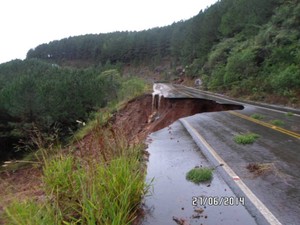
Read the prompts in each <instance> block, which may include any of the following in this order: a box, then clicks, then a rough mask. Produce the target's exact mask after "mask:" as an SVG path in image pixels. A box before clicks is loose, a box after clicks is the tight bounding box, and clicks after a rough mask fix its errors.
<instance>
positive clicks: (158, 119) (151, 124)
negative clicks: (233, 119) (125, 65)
mask: <svg viewBox="0 0 300 225" xmlns="http://www.w3.org/2000/svg"><path fill="white" fill-rule="evenodd" d="M236 109H243V106H238V105H231V104H218V103H216V102H214V101H211V100H206V99H191V98H170V99H168V98H163V97H162V98H161V102H160V106H159V107H158V96H156V98H155V102H154V110H152V95H150V94H148V95H143V96H140V97H138V98H135V99H133V100H131V101H130V102H128V104H127V105H126V106H125V107H124V108H123V109H122V110H120V111H119V112H117V113H116V114H115V115H114V117H113V120H112V122H113V124H114V126H115V127H118V128H121V129H122V130H123V131H124V133H125V134H126V136H127V137H128V138H129V140H131V141H138V140H145V138H146V137H147V135H148V134H150V133H151V132H155V131H157V130H160V129H162V128H164V127H167V126H168V125H170V124H172V123H173V122H175V121H176V120H178V119H179V118H182V117H187V116H191V115H195V114H197V113H203V112H217V111H226V110H236Z"/></svg>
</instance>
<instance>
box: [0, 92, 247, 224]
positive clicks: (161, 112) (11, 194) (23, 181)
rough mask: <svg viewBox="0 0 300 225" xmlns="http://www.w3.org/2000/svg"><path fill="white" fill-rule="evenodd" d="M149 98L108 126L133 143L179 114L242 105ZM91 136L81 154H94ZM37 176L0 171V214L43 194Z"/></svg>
mask: <svg viewBox="0 0 300 225" xmlns="http://www.w3.org/2000/svg"><path fill="white" fill-rule="evenodd" d="M152 101H153V97H152V95H151V94H146V95H142V96H139V97H137V98H135V99H133V100H131V101H129V102H128V103H127V104H126V105H125V107H123V108H122V109H121V110H119V111H118V112H116V113H115V114H114V116H113V118H112V119H111V120H110V121H109V124H110V125H111V127H112V129H115V130H121V131H122V133H123V134H124V135H125V136H126V138H127V140H129V141H130V143H137V142H140V141H144V140H145V139H146V137H147V135H148V134H150V133H151V132H154V131H157V130H160V129H162V128H164V127H166V126H168V125H170V124H171V123H173V122H174V121H176V120H178V119H179V118H182V117H187V116H191V115H194V114H197V113H203V112H216V111H224V110H237V109H243V106H238V105H228V104H223V105H222V104H218V103H216V102H214V101H211V100H205V99H187V98H173V99H167V98H161V99H160V101H159V97H158V96H156V97H155V98H154V102H152ZM99 129H101V128H99ZM92 136H93V134H90V135H88V136H86V137H85V138H84V139H83V140H82V141H80V146H81V147H82V149H83V148H84V151H85V154H89V151H90V154H94V153H95V151H97V148H93V147H91V146H97V145H93V144H92V143H91V142H92V141H96V142H97V140H95V139H93V138H91V137H92ZM77 145H78V144H77ZM77 148H78V146H77ZM41 177H42V169H41V167H39V168H33V167H30V168H28V167H27V168H23V169H20V170H18V171H9V172H2V173H0V181H1V182H0V214H1V211H2V210H3V208H4V207H5V205H6V204H8V203H9V202H10V201H11V200H12V199H14V198H15V197H16V199H18V200H20V199H25V198H31V199H39V198H43V191H42V180H41ZM0 218H1V216H0ZM0 224H1V219H0Z"/></svg>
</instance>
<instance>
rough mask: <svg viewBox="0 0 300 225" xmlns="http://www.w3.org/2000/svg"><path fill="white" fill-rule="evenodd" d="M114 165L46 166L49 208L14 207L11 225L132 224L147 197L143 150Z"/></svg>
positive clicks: (60, 160) (71, 162)
mask: <svg viewBox="0 0 300 225" xmlns="http://www.w3.org/2000/svg"><path fill="white" fill-rule="evenodd" d="M130 148H134V149H127V150H128V151H129V152H131V154H130V155H126V154H124V155H120V156H118V157H116V158H114V159H112V160H110V161H109V162H106V163H99V162H98V161H97V160H95V161H82V160H81V159H78V158H75V157H73V156H71V155H66V156H63V155H61V156H57V157H56V158H53V159H52V160H51V161H49V162H47V163H46V164H45V166H44V170H43V171H44V177H43V181H44V191H45V193H46V196H47V197H46V200H45V201H44V203H40V202H34V201H24V202H14V203H12V204H10V205H9V206H8V207H7V208H6V209H5V220H6V221H7V223H8V224H24V225H25V224H90V225H92V224H116V225H117V224H122V225H123V224H124V225H126V224H130V223H131V222H132V221H133V219H134V218H135V213H136V210H137V209H138V207H139V204H140V202H141V198H142V196H143V195H144V194H145V193H146V191H147V186H146V185H145V183H144V174H143V173H141V171H140V166H141V165H140V158H139V156H138V155H139V153H138V152H137V151H140V150H141V149H140V148H139V147H130Z"/></svg>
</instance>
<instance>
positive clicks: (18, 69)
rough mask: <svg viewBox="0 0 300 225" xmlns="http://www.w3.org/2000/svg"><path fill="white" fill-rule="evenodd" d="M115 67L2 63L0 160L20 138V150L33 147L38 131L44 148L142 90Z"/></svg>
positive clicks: (141, 84) (135, 80)
mask: <svg viewBox="0 0 300 225" xmlns="http://www.w3.org/2000/svg"><path fill="white" fill-rule="evenodd" d="M115 68H116V67H112V66H105V67H101V68H97V69H93V68H88V69H74V68H63V67H59V66H57V65H53V64H48V63H45V62H42V61H40V60H36V59H29V60H24V61H21V60H16V61H12V62H9V63H5V64H1V65H0V124H1V127H0V139H1V154H0V155H1V157H2V158H3V159H4V158H7V157H9V156H10V155H11V153H13V145H15V144H18V140H21V143H19V147H20V148H21V149H19V150H22V147H26V148H27V149H28V148H35V147H36V146H35V144H34V143H31V142H30V138H29V137H30V136H34V135H35V133H36V131H39V132H40V133H42V134H43V135H41V136H40V138H42V139H43V143H44V144H45V146H43V147H47V146H48V145H49V144H51V143H52V142H53V139H56V138H58V140H63V139H65V138H66V137H68V136H70V135H72V134H73V133H74V132H75V131H76V129H78V128H79V127H81V126H82V122H86V121H87V120H88V119H89V118H90V117H91V116H92V115H93V113H94V112H95V111H96V110H98V109H99V108H101V107H105V106H106V105H107V104H108V103H109V102H110V104H111V103H113V102H115V101H118V100H122V99H126V98H127V97H128V96H134V95H136V94H139V93H141V92H143V91H144V89H145V83H144V81H142V80H141V79H139V78H136V77H133V76H132V77H126V78H125V77H122V76H121V74H120V71H119V70H118V69H115ZM1 157H0V158H1Z"/></svg>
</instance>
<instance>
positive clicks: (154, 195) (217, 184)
mask: <svg viewBox="0 0 300 225" xmlns="http://www.w3.org/2000/svg"><path fill="white" fill-rule="evenodd" d="M148 140H151V141H150V143H149V145H148V149H147V151H148V152H149V153H150V157H149V162H148V168H147V178H146V180H147V181H148V182H149V181H151V180H152V178H153V177H154V181H153V184H152V189H150V191H151V195H150V196H148V197H146V198H145V211H146V215H145V218H144V220H143V222H142V223H141V225H160V224H163V225H169V224H170V225H176V224H177V223H176V222H175V221H174V220H173V217H176V218H178V219H182V220H184V221H186V224H190V225H193V224H197V225H199V224H203V225H204V224H205V225H215V224H231V225H240V224H244V225H252V224H256V223H255V222H254V219H253V218H252V217H251V216H250V215H249V213H248V212H247V211H246V209H245V208H244V207H243V206H242V205H241V204H238V203H235V206H224V205H222V204H221V205H220V206H209V205H207V206H206V207H204V206H203V205H199V204H200V202H198V203H197V205H198V206H197V207H195V206H193V204H192V201H193V196H197V197H199V196H202V197H201V198H202V199H204V198H206V197H209V196H211V197H214V196H219V197H220V196H227V197H231V198H233V199H235V198H236V196H235V195H234V194H233V192H232V191H231V189H230V188H229V187H228V185H227V184H226V183H225V182H224V181H223V179H221V177H220V175H219V174H218V172H217V171H214V175H213V180H212V181H211V182H210V183H205V184H200V185H197V184H194V183H192V182H189V181H187V180H186V178H185V176H186V173H187V172H188V171H189V170H190V169H192V168H194V167H195V166H203V167H210V166H211V165H210V164H209V162H208V161H207V160H206V158H205V157H204V156H203V155H202V153H201V152H200V151H199V149H198V147H197V146H196V145H195V143H194V142H193V140H192V139H191V137H190V136H189V135H188V134H187V132H186V131H185V129H184V128H183V127H182V125H181V123H180V122H175V123H173V124H172V125H171V126H170V127H166V128H164V129H162V130H159V131H157V132H155V133H152V134H151V135H150V136H149V138H148ZM236 204H237V205H236ZM195 209H204V211H203V212H202V213H201V214H199V213H196V212H195V211H194V210H195ZM200 211H201V210H200ZM196 216H197V218H194V217H196Z"/></svg>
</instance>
